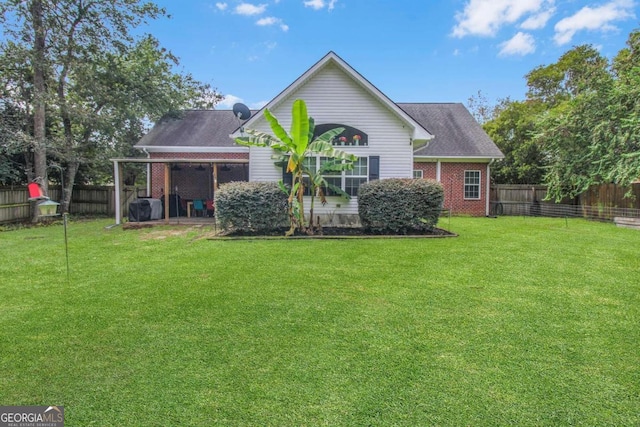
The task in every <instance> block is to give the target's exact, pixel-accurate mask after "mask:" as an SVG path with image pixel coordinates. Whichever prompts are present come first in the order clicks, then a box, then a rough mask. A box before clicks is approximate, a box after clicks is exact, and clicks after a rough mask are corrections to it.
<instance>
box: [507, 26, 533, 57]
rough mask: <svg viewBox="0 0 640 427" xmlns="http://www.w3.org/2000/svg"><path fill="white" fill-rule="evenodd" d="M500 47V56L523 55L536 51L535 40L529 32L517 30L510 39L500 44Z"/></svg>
mask: <svg viewBox="0 0 640 427" xmlns="http://www.w3.org/2000/svg"><path fill="white" fill-rule="evenodd" d="M500 47H501V49H500V53H499V55H500V56H509V55H521V56H524V55H528V54H530V53H533V52H535V51H536V41H535V39H534V38H533V36H532V35H531V34H527V33H523V32H519V33H518V34H516V35H515V36H513V37H512V38H511V39H510V40H507V41H506V42H504V43H502V44H500Z"/></svg>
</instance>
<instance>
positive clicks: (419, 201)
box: [358, 178, 444, 234]
mask: <svg viewBox="0 0 640 427" xmlns="http://www.w3.org/2000/svg"><path fill="white" fill-rule="evenodd" d="M443 201H444V190H443V188H442V185H441V184H440V183H438V182H436V181H433V180H428V179H401V178H391V179H382V180H377V181H370V182H368V183H365V184H363V185H361V186H360V189H359V190H358V214H359V215H360V222H361V223H362V226H363V227H364V228H365V229H366V230H367V231H369V232H372V233H393V234H410V233H412V232H425V231H431V230H433V228H434V227H435V226H436V224H437V222H438V217H439V216H440V213H441V211H442V203H443Z"/></svg>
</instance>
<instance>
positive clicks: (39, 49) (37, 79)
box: [30, 0, 49, 222]
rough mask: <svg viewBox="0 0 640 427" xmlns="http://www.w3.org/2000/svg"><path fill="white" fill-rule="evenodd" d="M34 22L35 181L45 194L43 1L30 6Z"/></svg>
mask: <svg viewBox="0 0 640 427" xmlns="http://www.w3.org/2000/svg"><path fill="white" fill-rule="evenodd" d="M30 12H31V19H32V22H33V32H34V39H33V58H32V60H33V135H34V141H33V171H34V174H35V177H34V180H35V181H36V182H38V183H39V184H40V185H41V186H42V189H43V190H44V193H45V194H47V191H48V189H49V186H48V183H47V180H46V176H47V146H46V133H45V130H46V123H45V102H46V101H45V99H46V90H47V89H46V86H45V81H44V76H45V28H44V21H43V17H42V15H43V10H42V1H41V0H32V1H31V4H30ZM37 216H38V213H37V209H34V213H33V215H32V221H34V222H35V221H37Z"/></svg>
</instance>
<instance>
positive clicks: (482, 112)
mask: <svg viewBox="0 0 640 427" xmlns="http://www.w3.org/2000/svg"><path fill="white" fill-rule="evenodd" d="M467 107H468V108H469V111H470V112H471V115H472V116H473V118H474V119H476V121H477V122H478V123H480V124H484V123H486V122H488V121H489V120H491V119H493V118H494V116H495V113H496V107H491V106H490V105H489V101H488V100H487V97H486V96H484V94H483V93H482V91H480V90H479V91H478V93H477V94H476V95H471V96H470V97H469V99H468V100H467Z"/></svg>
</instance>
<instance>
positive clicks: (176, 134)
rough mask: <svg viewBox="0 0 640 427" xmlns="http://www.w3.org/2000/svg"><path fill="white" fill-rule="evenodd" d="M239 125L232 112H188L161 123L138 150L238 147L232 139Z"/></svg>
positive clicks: (145, 138)
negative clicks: (151, 147)
mask: <svg viewBox="0 0 640 427" xmlns="http://www.w3.org/2000/svg"><path fill="white" fill-rule="evenodd" d="M239 125H240V123H238V119H237V118H236V117H235V116H234V115H233V111H231V110H185V111H182V112H181V113H180V114H179V115H178V116H177V117H176V116H175V115H173V116H172V115H167V116H164V117H163V118H162V119H160V120H159V121H158V122H157V123H156V124H155V126H153V129H151V131H149V133H147V134H146V135H145V136H143V137H142V139H140V141H139V142H138V144H136V147H140V148H144V147H150V146H158V147H237V145H236V144H235V143H234V142H233V140H232V139H231V138H229V135H230V134H231V133H233V131H235V130H236V129H237V128H238V127H239Z"/></svg>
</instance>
